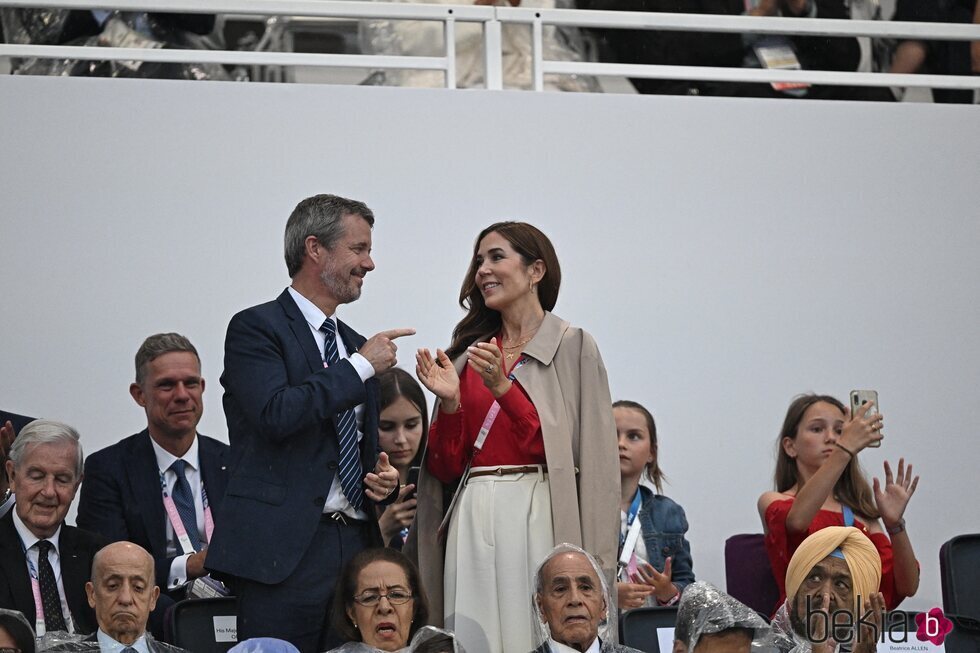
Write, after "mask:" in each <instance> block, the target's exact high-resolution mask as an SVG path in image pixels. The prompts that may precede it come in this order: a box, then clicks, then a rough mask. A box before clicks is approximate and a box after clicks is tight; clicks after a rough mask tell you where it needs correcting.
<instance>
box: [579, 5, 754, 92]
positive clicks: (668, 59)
mask: <svg viewBox="0 0 980 653" xmlns="http://www.w3.org/2000/svg"><path fill="white" fill-rule="evenodd" d="M578 7H579V8H580V9H598V10H614V11H647V12H668V13H685V14H722V15H730V16H732V15H738V14H740V13H742V12H743V11H744V9H745V6H744V0H578ZM592 33H593V34H594V35H595V37H596V40H597V42H598V47H599V58H600V60H603V61H615V62H618V63H638V64H658V65H672V66H720V67H728V68H738V67H739V66H741V65H742V57H743V54H744V46H743V43H742V36H741V35H740V34H732V33H727V34H726V33H723V32H715V33H713V32H675V31H664V32H661V31H657V30H631V29H594V30H592ZM630 82H632V84H633V86H635V87H636V90H637V91H639V92H640V93H651V94H658V95H729V94H737V89H738V85H736V84H732V83H726V82H703V81H693V80H674V79H644V78H634V79H630Z"/></svg>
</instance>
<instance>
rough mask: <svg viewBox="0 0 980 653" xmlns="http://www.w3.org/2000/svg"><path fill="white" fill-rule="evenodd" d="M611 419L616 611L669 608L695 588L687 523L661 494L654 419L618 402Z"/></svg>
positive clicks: (634, 406) (635, 405)
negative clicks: (616, 508)
mask: <svg viewBox="0 0 980 653" xmlns="http://www.w3.org/2000/svg"><path fill="white" fill-rule="evenodd" d="M613 416H614V417H615V419H616V435H617V437H618V439H619V473H620V477H621V480H622V500H621V505H620V531H619V532H620V538H619V553H620V557H619V563H620V564H619V578H618V582H617V583H616V589H617V595H618V603H619V607H620V608H621V609H628V608H638V607H640V606H643V605H673V604H674V603H676V602H677V601H678V599H680V595H681V592H682V591H683V590H684V588H685V587H687V586H688V585H689V584H691V583H692V582H694V568H693V567H694V563H693V560H692V559H691V545H690V544H689V543H688V541H687V538H686V537H685V534H686V533H687V517H686V516H685V515H684V509H683V508H681V507H680V506H679V505H678V504H677V503H675V502H674V501H672V500H670V499H668V498H667V497H665V496H663V495H662V494H661V492H662V491H663V480H664V474H663V471H661V469H660V466H659V465H658V463H657V425H656V424H655V423H654V421H653V415H651V414H650V411H648V410H647V409H646V408H644V407H643V406H641V405H640V404H638V403H636V402H635V401H617V402H616V403H614V404H613ZM641 481H642V482H641ZM651 485H652V486H654V487H656V490H657V491H656V492H654V491H653V488H652V487H651Z"/></svg>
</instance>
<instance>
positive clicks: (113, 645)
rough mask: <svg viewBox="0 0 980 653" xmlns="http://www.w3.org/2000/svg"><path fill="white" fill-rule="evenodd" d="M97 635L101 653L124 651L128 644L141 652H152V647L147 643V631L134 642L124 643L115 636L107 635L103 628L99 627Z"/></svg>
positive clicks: (120, 652) (119, 652)
mask: <svg viewBox="0 0 980 653" xmlns="http://www.w3.org/2000/svg"><path fill="white" fill-rule="evenodd" d="M97 637H98V640H99V651H100V653H122V650H123V649H124V648H126V647H127V646H129V647H130V648H134V649H136V650H137V651H138V652H139V653H150V647H149V646H147V644H146V633H145V632H144V633H143V634H142V635H140V636H139V639H137V640H136V641H135V642H133V643H132V644H122V643H120V642H117V641H116V640H114V639H113V638H111V637H109V635H107V634H106V633H105V631H103V630H102V629H101V628H99V633H98V635H97Z"/></svg>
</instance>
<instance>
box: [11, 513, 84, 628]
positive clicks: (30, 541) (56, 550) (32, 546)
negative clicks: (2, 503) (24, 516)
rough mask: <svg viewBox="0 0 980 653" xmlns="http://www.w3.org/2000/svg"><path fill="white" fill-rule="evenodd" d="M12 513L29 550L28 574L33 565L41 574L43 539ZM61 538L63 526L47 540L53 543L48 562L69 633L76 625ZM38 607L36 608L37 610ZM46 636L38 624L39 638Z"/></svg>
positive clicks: (16, 526) (21, 538)
mask: <svg viewBox="0 0 980 653" xmlns="http://www.w3.org/2000/svg"><path fill="white" fill-rule="evenodd" d="M11 513H12V514H13V517H14V528H16V529H17V534H18V535H19V536H20V541H21V542H22V543H23V544H24V548H25V549H26V550H27V560H30V564H27V562H26V561H25V563H24V564H27V573H28V574H30V573H31V565H34V570H35V571H37V573H38V574H40V573H41V569H40V567H39V566H38V556H39V551H38V549H37V543H38V542H40V541H41V538H39V537H37V536H36V535H34V533H32V532H31V531H30V529H29V528H27V525H26V524H24V522H22V521H21V520H20V515H18V514H17V511H16V510H12V511H11ZM60 538H61V526H58V530H56V531H55V532H54V535H52V536H51V537H48V538H45V539H47V540H48V542H51V545H52V547H53V548H52V549H51V551H49V552H48V562H49V563H50V564H51V570H52V571H54V579H55V581H56V582H57V583H58V596H59V597H61V614H62V615H63V616H64V617H65V624H66V625H67V626H68V632H69V633H73V632H75V624H74V623H72V620H71V610H69V609H68V600H67V599H65V586H64V583H62V581H61V549H60V545H59V539H60ZM36 607H37V606H35V609H36ZM43 634H44V624H43V623H40V624H38V632H37V636H38V637H40V636H41V635H43Z"/></svg>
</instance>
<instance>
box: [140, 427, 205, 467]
mask: <svg viewBox="0 0 980 653" xmlns="http://www.w3.org/2000/svg"><path fill="white" fill-rule="evenodd" d="M150 444H152V445H153V454H154V455H155V456H156V459H157V469H159V470H160V472H161V473H163V472H166V471H167V470H168V469H170V466H171V465H173V464H174V461H175V460H177V456H175V455H173V454H172V453H170V452H169V451H167V450H166V449H164V448H163V447H161V446H160V445H159V444H157V443H156V440H154V439H153V438H150ZM180 459H181V460H183V461H185V462H186V463H187V464H188V465H190V466H191V467H193V468H194V469H195V470H200V469H201V457H200V455H199V454H198V446H197V434H196V433H195V434H194V441H193V442H191V446H190V448H189V449H188V450H187V452H186V453H185V454H184V455H183V456H181V457H180Z"/></svg>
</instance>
